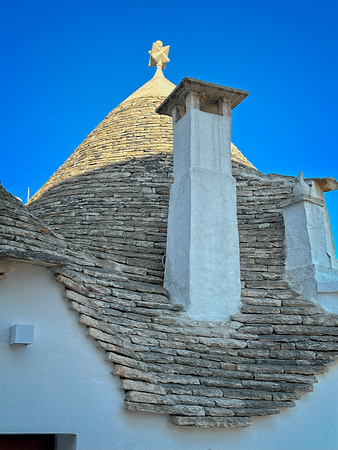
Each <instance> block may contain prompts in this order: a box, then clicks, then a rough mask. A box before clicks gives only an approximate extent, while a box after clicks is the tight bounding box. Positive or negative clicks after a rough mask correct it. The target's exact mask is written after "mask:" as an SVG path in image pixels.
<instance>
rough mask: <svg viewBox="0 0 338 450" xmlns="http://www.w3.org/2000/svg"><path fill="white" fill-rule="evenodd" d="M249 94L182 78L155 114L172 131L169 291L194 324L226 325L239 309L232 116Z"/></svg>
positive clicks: (167, 276) (165, 283) (239, 286)
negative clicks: (167, 121) (167, 118)
mask: <svg viewBox="0 0 338 450" xmlns="http://www.w3.org/2000/svg"><path fill="white" fill-rule="evenodd" d="M247 95H248V92H246V91H242V90H239V89H232V88H229V87H224V86H218V85H215V84H212V83H206V82H204V81H200V80H195V79H192V78H184V79H183V80H182V81H181V83H180V84H179V85H178V86H177V87H176V89H174V91H173V92H172V93H171V94H170V95H169V96H168V97H167V98H166V100H165V101H164V102H163V103H162V104H161V105H160V106H159V108H158V109H157V112H158V113H159V114H166V115H170V116H172V118H173V131H174V184H173V185H172V187H171V191H170V203H169V217H168V234H167V255H166V264H165V279H164V286H165V287H166V288H167V289H168V291H169V294H170V298H171V300H172V301H173V302H174V303H180V304H183V305H184V306H185V308H186V309H187V311H188V313H189V315H190V316H191V317H192V318H193V319H196V320H210V321H223V320H227V319H228V318H229V317H230V315H231V314H233V313H235V312H237V311H238V308H239V303H240V294H241V284H240V265H239V240H238V228H237V211H236V181H235V179H234V178H233V176H232V174H231V111H232V109H233V108H235V107H236V106H237V105H238V104H239V103H240V102H241V101H242V100H244V99H245V97H246V96H247Z"/></svg>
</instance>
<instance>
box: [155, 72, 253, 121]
mask: <svg viewBox="0 0 338 450" xmlns="http://www.w3.org/2000/svg"><path fill="white" fill-rule="evenodd" d="M191 91H194V92H197V93H198V94H200V104H201V110H208V109H210V107H208V108H207V107H206V105H204V99H207V102H208V104H209V105H215V106H217V103H218V101H219V100H220V99H223V100H225V101H227V102H230V104H231V109H234V108H235V107H236V106H238V105H239V104H240V103H241V102H242V101H243V100H244V99H245V98H246V97H247V96H248V95H249V92H248V91H243V90H242V89H235V88H231V87H228V86H221V85H219V84H214V83H208V82H206V81H202V80H197V79H195V78H189V77H186V78H183V80H182V81H181V82H180V84H179V85H178V86H177V87H176V88H175V89H174V90H173V91H172V92H171V94H169V95H168V97H167V98H166V99H165V100H164V101H163V102H162V103H161V105H160V106H159V107H158V108H157V109H156V112H157V113H158V114H164V115H166V116H172V111H173V108H174V107H176V106H181V107H185V97H186V95H187V93H188V92H191Z"/></svg>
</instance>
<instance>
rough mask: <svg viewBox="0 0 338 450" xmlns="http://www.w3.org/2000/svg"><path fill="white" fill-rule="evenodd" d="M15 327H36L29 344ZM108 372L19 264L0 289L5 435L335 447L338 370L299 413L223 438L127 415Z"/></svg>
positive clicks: (45, 275)
mask: <svg viewBox="0 0 338 450" xmlns="http://www.w3.org/2000/svg"><path fill="white" fill-rule="evenodd" d="M15 323H27V324H34V325H35V339H34V343H33V344H32V345H30V346H27V347H26V346H25V347H13V346H9V344H8V342H9V327H10V326H11V325H13V324H15ZM110 371H111V365H110V364H109V363H107V362H105V361H104V352H103V351H101V350H99V349H97V348H96V347H95V345H94V343H93V340H92V339H91V338H89V337H86V336H85V327H84V326H82V325H79V324H78V323H77V315H76V314H75V313H74V312H72V311H70V310H68V309H67V303H66V301H65V300H64V299H63V298H62V287H61V286H60V285H58V284H57V283H56V282H55V281H54V278H53V276H52V275H51V274H50V273H49V271H48V270H47V269H44V268H41V267H34V266H28V265H20V266H17V267H16V268H14V269H13V270H12V271H11V272H10V273H9V274H8V277H7V279H6V280H3V281H1V282H0V433H76V434H78V445H77V448H78V450H116V449H120V450H122V449H123V450H192V449H194V450H208V449H212V450H243V449H245V450H334V449H337V448H338V431H337V423H338V410H337V405H338V389H337V380H338V367H334V368H332V369H331V373H329V374H325V375H322V376H320V381H319V383H318V384H317V385H316V386H315V392H314V393H312V394H307V395H305V396H304V398H303V399H302V400H301V401H299V402H298V403H297V407H296V408H293V409H288V410H285V411H284V412H282V413H281V414H280V415H278V416H272V417H267V418H263V419H257V420H255V424H254V425H253V426H251V427H249V428H245V429H226V430H224V429H222V430H219V429H196V428H190V427H183V428H182V427H177V426H175V425H173V424H172V423H171V422H170V418H169V417H167V416H159V415H155V414H148V413H144V414H141V413H135V412H128V411H125V410H124V409H123V394H122V391H121V390H120V389H119V388H118V379H117V377H114V376H112V375H111V373H110Z"/></svg>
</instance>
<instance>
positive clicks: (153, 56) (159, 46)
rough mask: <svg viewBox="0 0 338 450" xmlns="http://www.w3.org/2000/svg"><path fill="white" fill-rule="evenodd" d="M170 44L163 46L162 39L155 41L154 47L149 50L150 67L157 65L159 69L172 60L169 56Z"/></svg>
mask: <svg viewBox="0 0 338 450" xmlns="http://www.w3.org/2000/svg"><path fill="white" fill-rule="evenodd" d="M169 48H170V45H166V46H165V47H163V43H162V42H161V41H156V42H154V43H153V46H152V49H151V50H150V51H149V52H148V53H149V55H150V59H149V67H152V66H156V67H157V69H163V70H164V69H165V66H166V64H167V63H168V62H169V61H170V59H169V58H168V53H169Z"/></svg>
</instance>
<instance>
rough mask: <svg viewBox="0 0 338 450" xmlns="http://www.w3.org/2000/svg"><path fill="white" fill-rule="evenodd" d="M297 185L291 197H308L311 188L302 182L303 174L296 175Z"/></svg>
mask: <svg viewBox="0 0 338 450" xmlns="http://www.w3.org/2000/svg"><path fill="white" fill-rule="evenodd" d="M298 179H299V181H298V183H297V184H296V186H295V187H294V188H293V195H294V196H295V197H296V196H297V195H310V193H311V188H310V186H309V185H308V184H307V183H306V182H305V181H304V174H303V172H299V175H298Z"/></svg>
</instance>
